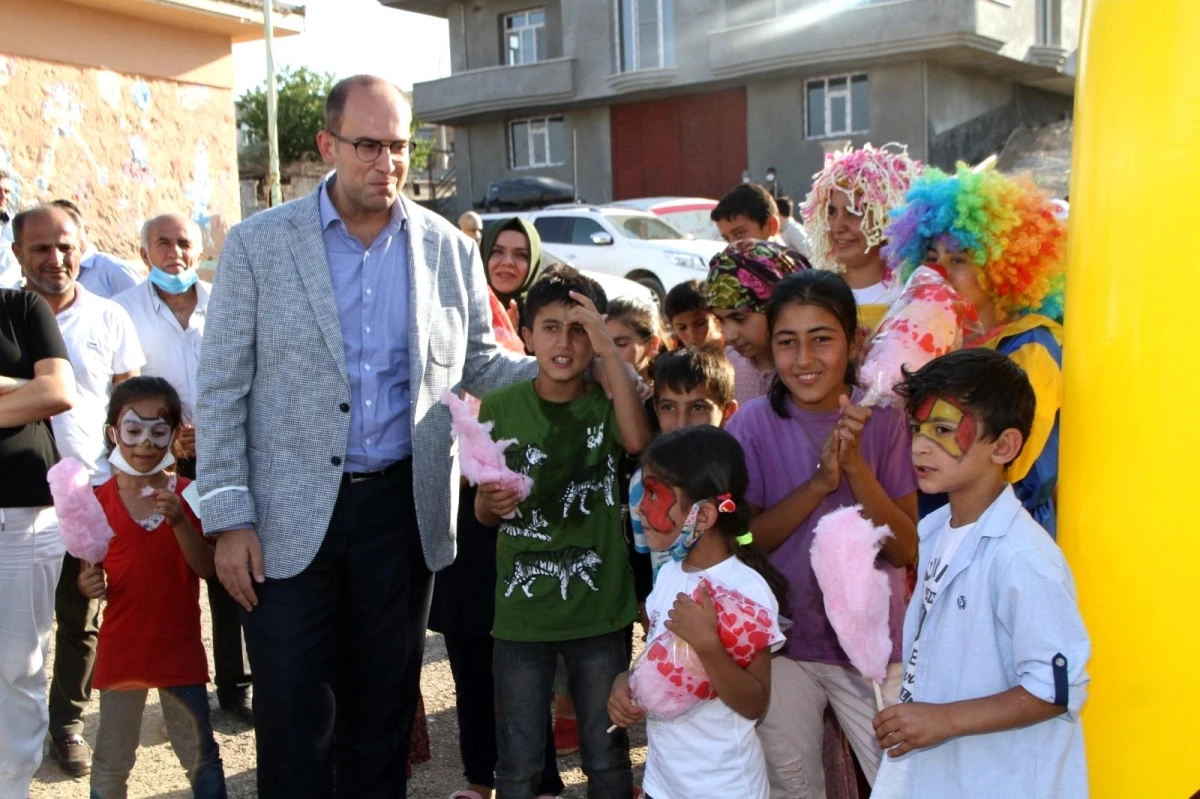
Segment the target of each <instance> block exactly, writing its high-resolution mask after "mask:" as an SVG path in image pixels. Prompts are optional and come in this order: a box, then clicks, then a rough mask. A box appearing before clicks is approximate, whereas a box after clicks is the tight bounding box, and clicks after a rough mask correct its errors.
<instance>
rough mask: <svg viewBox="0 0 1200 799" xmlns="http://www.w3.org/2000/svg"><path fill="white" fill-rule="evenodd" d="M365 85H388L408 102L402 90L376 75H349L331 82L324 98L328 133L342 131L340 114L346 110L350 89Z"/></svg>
mask: <svg viewBox="0 0 1200 799" xmlns="http://www.w3.org/2000/svg"><path fill="white" fill-rule="evenodd" d="M367 86H390V87H391V88H393V89H395V90H396V93H397V94H399V95H400V96H401V97H402V98H404V102H405V103H407V102H408V98H407V97H405V96H404V92H402V91H400V89H399V88H398V87H397V86H396V85H395V84H393V83H390V82H388V81H386V80H384V79H383V78H380V77H378V76H376V75H351V76H350V77H348V78H342V79H341V80H339V81H338V82H337V83H335V84H333V88H332V89H330V90H329V96H328V97H326V98H325V130H327V131H329V132H330V133H341V132H342V116H343V115H344V114H345V112H346V100H347V99H349V97H350V93H351V92H352V91H354V90H355V89H357V88H363V87H367Z"/></svg>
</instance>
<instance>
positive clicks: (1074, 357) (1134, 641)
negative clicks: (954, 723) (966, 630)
mask: <svg viewBox="0 0 1200 799" xmlns="http://www.w3.org/2000/svg"><path fill="white" fill-rule="evenodd" d="M1080 64H1081V68H1080V73H1079V82H1078V86H1077V89H1076V100H1075V143H1074V163H1073V166H1072V176H1071V197H1070V199H1071V219H1070V228H1071V231H1070V265H1069V268H1068V282H1067V308H1066V344H1065V348H1064V349H1065V356H1064V359H1065V364H1064V366H1065V381H1066V385H1065V394H1064V399H1063V410H1062V442H1061V443H1062V447H1061V466H1060V473H1061V475H1062V477H1061V487H1060V511H1059V513H1060V515H1059V541H1060V543H1061V544H1062V547H1063V550H1064V551H1065V552H1066V555H1067V558H1068V560H1069V562H1070V564H1071V567H1072V569H1073V570H1074V572H1075V578H1076V580H1077V582H1078V586H1079V597H1080V604H1081V606H1082V609H1083V616H1084V619H1085V620H1086V622H1087V625H1088V630H1089V632H1090V633H1091V636H1092V643H1093V654H1092V661H1091V667H1090V670H1091V677H1092V683H1091V693H1090V699H1089V701H1088V704H1087V706H1086V708H1085V710H1084V712H1083V725H1084V733H1085V736H1086V740H1087V753H1088V763H1089V771H1090V776H1091V780H1090V781H1091V789H1092V795H1093V796H1095V797H1102V798H1104V797H1112V798H1113V799H1135V798H1136V799H1141V798H1142V797H1146V798H1147V799H1157V798H1158V797H1163V798H1164V799H1168V798H1169V799H1184V797H1189V796H1191V795H1192V794H1193V793H1194V792H1196V791H1200V740H1198V735H1197V733H1198V732H1200V510H1198V509H1200V0H1153V1H1152V2H1134V0H1087V3H1086V9H1085V11H1084V25H1083V43H1082V50H1081V58H1080Z"/></svg>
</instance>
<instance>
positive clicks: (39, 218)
mask: <svg viewBox="0 0 1200 799" xmlns="http://www.w3.org/2000/svg"><path fill="white" fill-rule="evenodd" d="M20 236H21V240H20V242H18V243H17V244H15V245H14V246H13V252H14V254H15V255H16V257H17V260H18V262H19V263H20V266H21V272H22V274H23V276H24V279H25V284H24V287H25V290H26V291H31V292H33V293H35V294H38V295H40V296H41V297H42V299H44V300H45V301H46V303H47V304H48V305H49V306H50V309H51V310H52V311H54V315H55V321H57V322H58V329H59V331H60V332H61V333H62V337H63V341H64V342H65V343H66V345H67V355H68V358H69V359H70V361H71V369H72V371H73V372H74V373H75V384H76V388H77V394H76V401H75V404H74V406H73V407H72V408H71V410H69V411H67V412H65V413H60V414H58V415H57V416H54V417H53V418H52V419H51V425H52V426H53V429H54V439H55V444H56V445H57V447H58V451H59V453H60V454H61V455H62V456H63V457H71V458H75V459H76V460H79V461H80V462H82V463H83V464H84V466H86V467H87V469H88V471H89V472H91V476H92V484H93V485H100V484H101V483H103V482H104V481H106V480H107V479H108V477H109V474H110V471H109V466H108V459H107V455H108V448H107V447H106V446H105V443H104V420H105V417H106V415H107V412H108V398H109V396H110V394H111V392H112V387H113V386H114V385H116V384H117V383H120V382H121V381H122V380H126V379H128V378H130V377H133V376H134V375H136V374H137V373H138V369H139V368H140V367H141V366H142V364H143V363H144V362H145V360H146V359H145V357H143V355H142V350H141V347H140V346H139V345H138V338H137V332H136V331H135V330H134V327H133V322H132V320H130V318H129V314H128V313H126V312H125V309H124V308H122V307H121V306H120V305H117V304H116V303H115V302H113V301H111V300H106V299H104V298H102V297H97V296H95V295H94V294H92V293H91V292H89V291H88V290H87V289H85V288H84V287H83V286H81V285H79V284H78V283H77V282H76V279H77V277H78V275H79V259H80V256H81V254H82V252H83V248H82V245H81V240H80V239H81V236H80V232H79V228H78V226H77V225H76V224H75V221H74V219H73V218H72V217H71V215H70V214H69V213H68V212H67V211H66V210H65V209H61V208H57V207H54V206H46V207H44V208H41V209H36V210H34V211H32V212H31V213H30V214H29V215H28V216H26V217H25V218H24V220H23V224H22V227H21V230H20ZM78 575H79V559H78V558H75V557H73V556H71V555H69V554H68V555H66V556H65V557H64V559H63V569H62V576H61V577H60V579H59V582H58V590H57V592H56V596H55V607H54V612H55V616H56V617H57V619H58V631H57V634H56V637H55V652H56V654H55V658H54V677H53V681H52V682H51V685H50V737H51V739H52V740H53V742H54V746H53V747H52V753H53V755H54V757H55V759H56V760H57V761H58V764H59V766H60V767H61V768H62V770H63V771H64V772H66V773H67V774H69V775H71V776H72V777H80V776H83V775H84V774H87V773H88V771H90V769H91V755H90V752H89V751H88V746H87V744H86V743H85V742H84V740H83V737H82V733H83V712H84V710H85V708H86V707H87V703H88V700H89V698H90V695H91V689H92V670H93V667H94V665H95V662H96V634H97V632H98V630H99V624H98V622H99V612H100V603H99V601H98V600H89V599H87V597H85V596H84V595H83V594H82V593H80V591H79V589H78V588H77V587H76V584H75V582H76V578H77V577H78Z"/></svg>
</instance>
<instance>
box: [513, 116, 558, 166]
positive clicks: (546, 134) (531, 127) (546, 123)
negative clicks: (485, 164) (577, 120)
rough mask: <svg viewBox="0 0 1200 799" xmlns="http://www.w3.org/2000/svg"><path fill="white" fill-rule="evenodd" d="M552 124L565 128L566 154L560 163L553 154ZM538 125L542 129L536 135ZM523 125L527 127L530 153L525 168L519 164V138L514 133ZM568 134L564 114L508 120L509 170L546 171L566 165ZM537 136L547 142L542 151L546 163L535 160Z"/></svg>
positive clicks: (527, 142) (527, 141)
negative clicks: (555, 123)
mask: <svg viewBox="0 0 1200 799" xmlns="http://www.w3.org/2000/svg"><path fill="white" fill-rule="evenodd" d="M552 122H559V123H561V124H562V126H563V145H564V152H562V153H561V159H562V160H559V161H555V160H554V153H552V152H551V142H552V140H553V138H554V137H553V136H551V135H550V124H551V123H552ZM538 123H540V125H541V127H540V129H538V130H537V131H536V133H535V125H537V124H538ZM521 124H524V125H525V126H526V137H527V138H526V144H527V145H528V152H529V163H528V164H525V165H524V166H521V165H518V164H517V148H516V139H517V137H516V135H515V133H514V131H513V128H515V127H516V126H517V125H521ZM566 132H567V120H566V117H565V116H564V115H562V114H546V115H545V116H539V117H522V118H520V119H510V120H508V165H509V168H510V169H511V170H513V171H514V172H515V171H520V170H526V169H544V168H547V167H555V166H564V165H566V163H567V153H566V152H565V146H566ZM535 136H537V137H540V138H542V139H543V140H544V142H545V147H544V149H543V151H542V154H544V155H545V157H546V160H545V161H544V162H541V161H536V160H535V158H534V153H535V151H534V141H535Z"/></svg>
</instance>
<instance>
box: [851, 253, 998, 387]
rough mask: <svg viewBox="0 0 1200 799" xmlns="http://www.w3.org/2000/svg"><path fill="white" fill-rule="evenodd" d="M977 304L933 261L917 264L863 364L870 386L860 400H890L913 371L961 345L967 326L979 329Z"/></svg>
mask: <svg viewBox="0 0 1200 799" xmlns="http://www.w3.org/2000/svg"><path fill="white" fill-rule="evenodd" d="M978 326H979V319H978V316H977V315H976V313H975V308H974V306H972V305H971V303H970V302H968V301H967V300H965V299H963V297H962V295H961V294H959V293H958V292H956V291H955V290H954V289H953V288H951V286H950V284H949V283H948V282H947V281H946V279H945V278H944V277H943V276H942V275H940V274H938V272H936V271H935V270H934V269H932V268H930V267H928V266H921V267H917V269H916V271H914V272H913V273H912V276H911V277H910V278H909V279H908V283H906V284H905V286H904V291H903V292H901V294H900V296H899V297H898V298H897V299H896V301H895V302H894V303H893V304H892V307H891V308H889V309H888V312H887V315H886V316H884V318H883V321H881V322H880V323H879V330H878V332H876V333H875V336H874V337H873V338H872V339H871V344H870V349H869V350H868V352H867V357H866V360H864V361H863V365H862V368H861V369H859V372H858V375H859V384H860V385H862V387H863V388H865V389H866V391H867V393H866V396H864V397H863V399H862V401H861V402H860V403H859V404H860V405H866V406H870V405H876V404H882V405H890V404H892V403H894V402H895V401H896V395H895V393H894V391H893V387H894V386H895V385H896V384H897V383H899V382H900V381H901V380H903V379H904V374H903V372H902V371H901V369H902V367H906V368H907V369H908V370H909V371H910V372H912V371H916V370H917V369H920V368H921V367H922V366H924V365H925V364H927V363H929V362H930V361H932V360H933V359H934V358H938V357H940V356H942V355H945V354H946V353H948V352H951V351H953V350H956V349H958V348H959V347H961V346H962V343H963V336H964V330H966V329H978Z"/></svg>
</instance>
